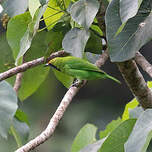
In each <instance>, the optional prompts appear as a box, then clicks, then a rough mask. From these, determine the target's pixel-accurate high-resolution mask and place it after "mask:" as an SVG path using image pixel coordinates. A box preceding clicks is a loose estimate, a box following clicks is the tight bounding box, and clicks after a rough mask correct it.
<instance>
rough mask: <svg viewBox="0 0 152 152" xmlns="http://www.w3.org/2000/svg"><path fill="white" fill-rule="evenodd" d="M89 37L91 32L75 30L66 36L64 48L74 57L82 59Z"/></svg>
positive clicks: (63, 43)
mask: <svg viewBox="0 0 152 152" xmlns="http://www.w3.org/2000/svg"><path fill="white" fill-rule="evenodd" d="M89 36H90V33H89V31H87V30H85V29H79V28H73V29H71V30H70V31H69V32H68V33H67V34H66V35H65V37H64V39H63V42H62V47H63V49H64V50H65V51H66V52H68V53H70V54H71V55H72V56H76V57H80V58H82V57H83V54H84V49H85V45H86V43H87V41H88V39H89Z"/></svg>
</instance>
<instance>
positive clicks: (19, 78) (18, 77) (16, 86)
mask: <svg viewBox="0 0 152 152" xmlns="http://www.w3.org/2000/svg"><path fill="white" fill-rule="evenodd" d="M22 63H25V56H23V61H22ZM22 77H23V72H20V73H18V74H17V75H16V80H15V83H14V87H13V89H14V90H15V92H16V94H18V91H19V89H20V87H21V82H22Z"/></svg>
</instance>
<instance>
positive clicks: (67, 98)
mask: <svg viewBox="0 0 152 152" xmlns="http://www.w3.org/2000/svg"><path fill="white" fill-rule="evenodd" d="M107 58H108V57H107V51H105V52H104V53H103V54H102V55H101V57H100V59H99V61H97V62H96V65H97V66H98V67H100V66H102V65H103V64H104V63H105V62H106V60H107ZM85 83H86V81H84V83H83V84H80V87H79V88H77V87H70V89H69V90H68V91H67V93H66V94H65V95H64V97H63V99H62V101H61V103H60V105H59V107H58V108H57V110H56V112H55V113H54V115H53V117H52V118H51V120H50V122H49V124H48V126H47V128H46V129H45V130H44V131H43V132H42V133H41V134H40V135H38V136H37V137H36V138H34V139H33V140H31V141H29V142H28V143H27V144H26V145H24V146H22V147H21V148H19V149H18V150H16V152H28V151H30V150H32V149H34V148H36V147H37V146H39V145H40V144H42V143H44V142H45V141H46V140H47V139H48V138H50V137H51V136H52V134H53V133H54V131H55V129H56V126H57V125H58V123H59V121H60V119H61V118H62V117H63V114H64V112H65V111H66V109H67V107H68V106H69V104H70V103H71V101H72V99H73V97H74V96H75V95H76V94H77V92H78V91H79V89H80V88H81V87H83V86H84V85H85Z"/></svg>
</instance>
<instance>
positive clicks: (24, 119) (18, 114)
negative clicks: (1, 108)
mask: <svg viewBox="0 0 152 152" xmlns="http://www.w3.org/2000/svg"><path fill="white" fill-rule="evenodd" d="M15 118H16V119H18V120H19V121H21V122H25V123H27V124H28V125H29V121H28V118H27V115H26V114H25V113H24V112H23V111H22V110H21V109H17V111H16V113H15Z"/></svg>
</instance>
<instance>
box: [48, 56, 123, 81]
mask: <svg viewBox="0 0 152 152" xmlns="http://www.w3.org/2000/svg"><path fill="white" fill-rule="evenodd" d="M48 65H50V66H51V67H53V68H55V69H56V70H58V71H60V72H62V73H64V74H66V75H69V76H72V77H73V78H76V79H78V80H94V79H106V78H109V79H112V80H114V81H116V82H118V83H120V81H119V80H117V79H115V78H114V77H112V76H110V75H108V74H107V73H105V72H104V71H102V70H100V69H99V68H98V67H97V66H95V65H94V64H92V63H90V62H88V61H86V60H84V59H81V58H77V57H73V56H66V57H56V58H54V59H52V60H50V61H49V62H48V63H47V64H46V66H48Z"/></svg>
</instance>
